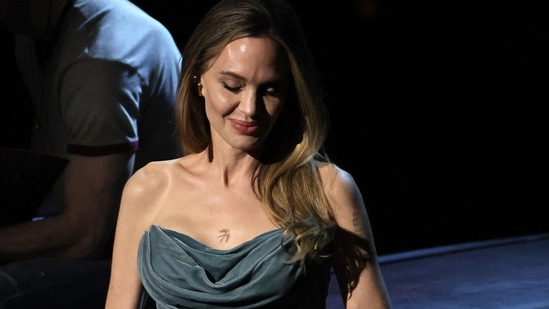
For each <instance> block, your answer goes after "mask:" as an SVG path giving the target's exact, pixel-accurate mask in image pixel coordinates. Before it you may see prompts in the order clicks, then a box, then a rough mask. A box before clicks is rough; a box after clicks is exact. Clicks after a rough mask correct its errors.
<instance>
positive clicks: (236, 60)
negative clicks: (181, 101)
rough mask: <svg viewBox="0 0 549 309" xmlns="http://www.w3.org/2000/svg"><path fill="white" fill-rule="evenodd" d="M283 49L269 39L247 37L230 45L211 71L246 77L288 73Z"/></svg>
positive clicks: (224, 49) (214, 63) (222, 52)
mask: <svg viewBox="0 0 549 309" xmlns="http://www.w3.org/2000/svg"><path fill="white" fill-rule="evenodd" d="M288 67H289V66H288V59H287V56H286V53H285V51H284V49H283V48H281V47H280V46H279V44H278V43H277V42H275V41H274V40H272V39H271V38H268V37H245V38H239V39H236V40H234V41H232V42H230V43H228V44H227V45H226V46H225V48H223V50H222V51H221V53H220V54H219V56H218V57H217V58H216V59H215V60H214V61H213V63H212V66H211V67H210V69H213V70H215V71H223V72H225V71H227V72H232V73H235V74H239V75H242V76H244V77H246V76H247V75H249V76H250V77H251V76H255V77H257V76H258V75H259V76H263V77H268V75H280V74H285V73H287V72H288Z"/></svg>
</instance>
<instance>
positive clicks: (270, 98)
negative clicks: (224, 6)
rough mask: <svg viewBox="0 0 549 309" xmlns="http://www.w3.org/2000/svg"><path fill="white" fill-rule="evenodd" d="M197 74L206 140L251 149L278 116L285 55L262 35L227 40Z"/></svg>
mask: <svg viewBox="0 0 549 309" xmlns="http://www.w3.org/2000/svg"><path fill="white" fill-rule="evenodd" d="M212 61H213V62H212V63H210V67H209V69H208V70H207V71H205V72H204V74H203V75H202V76H201V78H200V83H201V85H202V87H200V88H199V92H200V94H201V95H202V96H203V97H204V101H205V104H206V106H205V107H206V115H207V117H208V120H209V121H210V127H211V132H212V141H213V143H214V144H215V145H220V144H223V143H225V144H228V146H229V147H232V148H235V149H239V150H242V151H252V150H254V149H257V148H258V146H259V145H260V144H261V142H262V141H263V140H264V139H265V137H266V136H267V135H268V134H269V132H270V130H271V129H272V127H273V125H274V124H275V122H276V120H277V118H278V116H279V115H280V113H281V111H282V109H283V107H284V103H285V101H286V97H287V94H288V87H289V80H290V71H289V65H288V60H287V58H286V55H285V53H284V52H283V50H282V49H281V48H278V46H277V44H276V43H275V42H274V41H273V40H271V39H269V38H266V37H259V38H257V37H247V38H241V39H237V40H235V41H232V42H231V43H229V44H228V45H227V46H226V47H225V48H224V49H223V51H222V52H221V54H219V56H218V57H217V58H215V59H213V60H212Z"/></svg>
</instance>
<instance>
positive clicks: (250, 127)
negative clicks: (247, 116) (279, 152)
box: [231, 119, 259, 134]
mask: <svg viewBox="0 0 549 309" xmlns="http://www.w3.org/2000/svg"><path fill="white" fill-rule="evenodd" d="M231 125H232V126H233V128H234V129H235V130H236V131H237V132H238V133H240V134H253V133H254V132H256V131H257V130H259V126H258V125H257V123H256V122H247V121H240V120H234V119H231Z"/></svg>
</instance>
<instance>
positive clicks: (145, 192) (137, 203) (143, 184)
mask: <svg viewBox="0 0 549 309" xmlns="http://www.w3.org/2000/svg"><path fill="white" fill-rule="evenodd" d="M178 160H179V159H174V160H166V161H154V162H150V163H148V164H147V165H145V166H144V167H142V168H141V169H139V170H137V171H136V172H135V173H134V174H133V175H132V176H131V177H130V179H129V180H128V181H127V182H126V185H125V187H124V191H123V195H122V204H123V205H128V206H126V207H137V208H142V207H146V208H151V206H152V205H155V204H158V203H157V201H158V200H159V198H160V197H161V196H163V195H164V194H165V190H167V189H168V184H169V183H170V182H171V179H172V178H173V177H174V175H175V174H176V173H177V169H178V167H179V164H178Z"/></svg>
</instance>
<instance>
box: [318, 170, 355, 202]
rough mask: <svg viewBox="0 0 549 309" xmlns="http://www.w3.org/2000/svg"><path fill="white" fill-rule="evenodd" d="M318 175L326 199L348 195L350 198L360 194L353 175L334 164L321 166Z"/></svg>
mask: <svg viewBox="0 0 549 309" xmlns="http://www.w3.org/2000/svg"><path fill="white" fill-rule="evenodd" d="M319 173H320V178H321V180H322V184H323V186H324V191H325V193H326V196H327V197H328V199H332V198H335V199H338V198H344V197H345V196H348V195H351V196H352V195H354V194H357V193H360V192H359V190H358V186H357V184H356V182H355V179H354V178H353V175H351V174H350V173H349V172H347V171H346V170H344V169H342V168H341V167H339V166H337V165H336V164H333V163H323V164H321V165H320V166H319Z"/></svg>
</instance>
